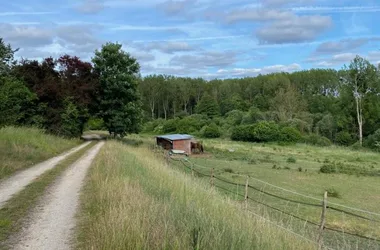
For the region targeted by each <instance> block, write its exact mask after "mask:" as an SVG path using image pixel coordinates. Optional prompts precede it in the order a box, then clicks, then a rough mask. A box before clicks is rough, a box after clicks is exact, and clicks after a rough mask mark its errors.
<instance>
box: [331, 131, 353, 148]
mask: <svg viewBox="0 0 380 250" xmlns="http://www.w3.org/2000/svg"><path fill="white" fill-rule="evenodd" d="M335 142H336V143H337V144H339V145H342V146H349V145H351V144H352V143H353V142H354V140H353V138H352V135H351V134H350V133H348V132H347V131H340V132H339V133H337V134H336V136H335Z"/></svg>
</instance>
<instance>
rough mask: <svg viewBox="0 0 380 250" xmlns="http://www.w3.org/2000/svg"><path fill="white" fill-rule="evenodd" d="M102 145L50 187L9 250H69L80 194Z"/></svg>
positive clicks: (81, 159) (91, 151) (94, 148)
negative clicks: (89, 169)
mask: <svg viewBox="0 0 380 250" xmlns="http://www.w3.org/2000/svg"><path fill="white" fill-rule="evenodd" d="M103 145H104V142H99V143H98V144H96V145H95V146H94V147H92V148H91V149H89V150H88V151H87V152H86V153H85V155H84V156H83V157H81V158H80V159H79V160H78V161H77V162H75V163H74V164H73V165H71V166H70V167H69V168H68V169H67V170H66V171H65V172H64V174H63V175H62V176H61V177H60V178H59V179H58V180H57V182H56V184H54V185H53V186H52V188H51V189H50V190H49V193H48V194H47V195H46V196H45V197H44V198H43V201H42V203H41V204H40V205H39V206H37V208H36V210H35V212H34V213H33V214H32V215H31V219H30V222H29V223H28V224H29V225H27V226H26V227H25V228H24V229H23V231H22V232H21V233H20V234H19V235H18V236H16V239H18V240H17V241H15V242H16V244H15V245H14V246H13V247H12V249H17V250H18V249H39V250H43V249H46V250H48V249H49V250H50V249H60V250H61V249H62V250H66V249H70V248H71V247H70V246H71V242H72V239H73V238H72V234H71V233H72V232H71V231H72V229H73V228H74V227H75V214H76V210H77V208H78V205H79V192H80V189H81V187H82V184H83V180H84V178H85V176H86V173H87V170H88V168H89V167H90V165H91V163H92V161H93V160H94V158H95V156H96V155H97V154H98V152H99V150H100V148H101V147H102V146H103Z"/></svg>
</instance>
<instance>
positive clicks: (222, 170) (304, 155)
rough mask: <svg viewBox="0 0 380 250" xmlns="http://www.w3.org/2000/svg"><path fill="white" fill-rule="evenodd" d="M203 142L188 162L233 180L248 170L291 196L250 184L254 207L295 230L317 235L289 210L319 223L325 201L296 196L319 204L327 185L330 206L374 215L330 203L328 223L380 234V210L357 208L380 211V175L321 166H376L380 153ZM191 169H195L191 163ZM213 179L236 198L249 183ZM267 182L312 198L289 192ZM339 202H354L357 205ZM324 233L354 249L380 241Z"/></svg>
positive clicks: (373, 235) (259, 180) (253, 177)
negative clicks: (334, 171)
mask: <svg viewBox="0 0 380 250" xmlns="http://www.w3.org/2000/svg"><path fill="white" fill-rule="evenodd" d="M134 138H135V139H140V140H142V141H144V142H145V143H149V144H150V145H153V144H154V141H153V140H152V136H150V135H149V136H147V135H143V136H140V137H137V136H135V137H134ZM203 143H204V145H205V149H206V154H204V155H202V156H200V155H194V156H190V157H189V159H188V161H184V163H186V164H187V166H191V163H192V164H194V165H193V167H194V169H195V170H197V171H198V172H201V173H203V174H206V175H210V172H211V169H212V168H214V173H215V175H216V176H217V177H219V178H221V179H225V180H228V181H230V182H233V183H240V184H244V183H245V181H246V176H247V175H248V176H250V177H251V178H250V179H249V185H250V186H253V187H254V188H256V189H257V190H261V191H265V192H267V193H270V194H273V195H276V196H279V197H282V198H285V199H287V200H285V199H278V198H276V197H273V196H270V195H266V194H264V193H263V192H259V191H257V190H255V189H251V188H250V189H249V192H248V195H249V197H250V198H251V199H252V200H251V201H250V203H249V207H250V209H251V210H252V211H255V212H256V213H259V214H260V215H263V216H266V217H268V218H270V219H272V220H274V221H276V222H277V223H279V224H282V225H284V226H286V227H288V228H289V229H291V230H293V231H296V232H302V233H303V234H305V236H308V237H309V238H316V237H317V236H316V233H317V231H318V230H317V229H318V226H313V225H311V226H310V225H309V224H308V223H305V222H304V221H302V220H298V219H295V218H294V217H292V216H289V215H288V214H292V215H295V216H297V217H300V218H301V219H306V220H308V221H311V222H314V223H316V224H319V223H320V215H321V208H320V207H313V206H308V205H302V204H298V203H296V202H292V201H297V202H301V203H302V202H303V203H309V204H315V205H319V204H321V200H322V198H323V194H324V192H325V191H328V192H329V197H328V202H329V203H330V202H331V204H330V205H331V207H334V208H338V209H342V210H344V211H347V212H351V213H354V214H356V215H359V216H363V217H366V218H368V219H370V220H366V219H362V218H357V217H355V216H351V215H348V214H346V213H343V212H340V211H339V212H338V211H335V210H331V209H328V210H327V214H326V226H327V227H329V228H331V229H335V230H339V231H345V232H348V233H354V234H359V235H362V236H365V237H371V238H376V239H380V229H379V228H380V223H378V222H374V220H377V221H380V216H378V215H375V214H368V213H365V212H362V211H358V210H355V209H360V210H365V211H369V212H374V213H377V214H379V213H380V209H379V200H380V185H379V177H378V176H362V175H360V174H323V173H320V171H319V169H320V167H321V166H323V165H328V164H342V165H343V166H345V165H349V166H351V167H352V166H355V167H357V168H358V169H360V168H365V169H369V170H371V171H374V172H376V171H378V170H379V168H380V165H379V162H380V154H378V153H375V152H371V151H354V150H351V149H348V148H344V147H336V146H331V147H315V146H309V145H304V144H297V145H287V146H279V145H277V144H255V143H244V142H232V141H229V140H221V139H215V140H206V139H205V140H203ZM171 165H172V166H173V167H175V168H178V169H186V168H185V167H184V165H183V164H181V163H179V162H177V161H172V163H171ZM186 171H187V172H188V173H189V174H190V171H189V169H187V170H186ZM198 177H199V178H201V179H205V182H209V181H210V178H209V177H201V176H198ZM262 181H263V182H262ZM214 182H215V185H216V186H218V187H221V189H219V191H220V192H222V193H225V194H227V195H228V196H229V197H231V198H232V199H235V200H243V199H244V197H243V196H244V187H242V186H237V185H231V184H227V183H225V182H222V181H219V180H218V179H214ZM264 182H267V183H269V184H273V185H275V186H278V187H281V188H283V189H286V190H290V191H295V192H297V193H300V194H302V195H306V196H310V197H312V198H307V197H305V196H301V195H297V194H294V193H290V192H287V191H284V190H282V189H279V188H276V187H273V186H271V185H269V184H265V183H264ZM225 189H226V190H225ZM334 196H335V197H334ZM313 198H314V199H313ZM253 200H254V201H253ZM289 200H291V201H289ZM261 203H264V204H266V205H269V206H271V207H274V208H275V209H272V208H270V207H268V206H265V205H262V204H261ZM335 204H336V205H335ZM340 205H343V206H347V207H350V208H351V207H352V208H354V210H352V209H350V208H346V207H342V206H340ZM276 209H279V210H281V211H283V212H285V213H283V212H279V211H277V210H276ZM324 234H325V240H326V241H327V242H329V243H330V244H331V246H333V247H337V246H339V247H340V248H343V249H351V248H352V249H354V248H355V247H354V246H355V245H356V244H358V245H359V246H361V247H365V248H367V249H371V248H375V249H377V248H379V247H380V245H379V242H375V241H372V240H366V239H362V238H360V237H359V238H358V237H352V236H350V235H347V234H342V233H336V232H332V231H329V230H327V231H325V232H324Z"/></svg>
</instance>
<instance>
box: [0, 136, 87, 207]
mask: <svg viewBox="0 0 380 250" xmlns="http://www.w3.org/2000/svg"><path fill="white" fill-rule="evenodd" d="M90 143H91V142H86V143H83V144H81V145H79V146H77V147H75V148H72V149H71V150H69V151H67V152H65V153H63V154H60V155H58V156H56V157H53V158H50V159H49V160H46V161H44V162H41V163H39V164H37V165H35V166H32V167H30V168H27V169H25V170H22V171H21V172H19V173H16V174H15V175H13V176H11V177H9V178H7V179H5V180H3V181H0V208H2V207H3V206H4V204H5V202H6V201H7V200H9V199H10V198H11V197H12V195H14V194H16V193H18V192H20V191H21V190H22V189H24V188H25V187H26V186H27V185H28V184H30V183H31V182H32V181H33V180H34V179H36V178H37V177H38V176H40V175H41V174H43V173H44V172H46V171H47V170H50V169H52V168H54V167H55V166H56V165H57V164H58V163H59V162H60V161H62V160H63V159H65V158H66V157H67V156H69V155H71V154H73V153H75V152H77V151H79V150H81V149H82V148H84V147H86V146H87V145H88V144H90Z"/></svg>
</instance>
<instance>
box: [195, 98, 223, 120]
mask: <svg viewBox="0 0 380 250" xmlns="http://www.w3.org/2000/svg"><path fill="white" fill-rule="evenodd" d="M195 109H196V112H197V113H198V114H204V115H207V116H208V117H210V118H213V117H215V116H217V115H219V106H218V103H217V102H216V100H215V99H214V98H212V97H211V96H210V95H209V94H207V93H206V94H204V95H203V96H202V98H201V100H200V101H199V102H198V104H197V106H196V108H195Z"/></svg>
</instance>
